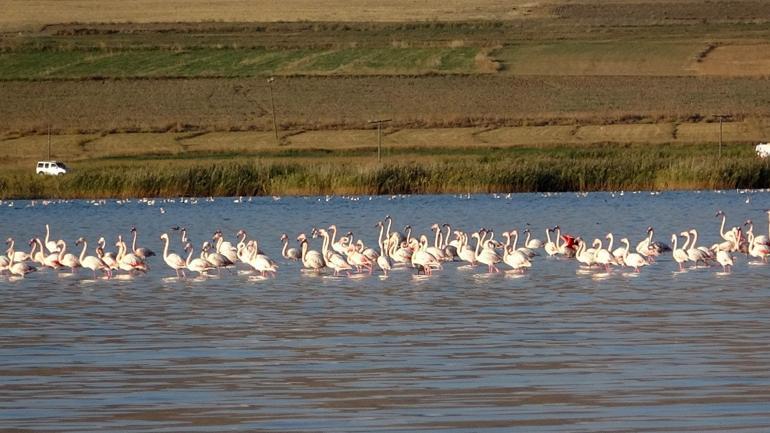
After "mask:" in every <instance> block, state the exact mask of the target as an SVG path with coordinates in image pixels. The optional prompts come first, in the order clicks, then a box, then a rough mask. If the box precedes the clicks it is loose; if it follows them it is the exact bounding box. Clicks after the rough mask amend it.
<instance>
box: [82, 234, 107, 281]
mask: <svg viewBox="0 0 770 433" xmlns="http://www.w3.org/2000/svg"><path fill="white" fill-rule="evenodd" d="M80 244H83V250H82V251H81V252H80V265H81V266H83V267H84V268H88V269H90V270H92V271H93V273H94V279H96V271H97V270H100V271H102V272H104V273H105V274H106V275H107V278H110V277H112V270H111V269H110V267H109V266H107V264H106V263H104V260H102V259H100V258H99V257H96V256H86V250H87V249H88V242H86V240H85V239H84V238H82V237H81V238H80V239H78V240H76V241H75V245H80Z"/></svg>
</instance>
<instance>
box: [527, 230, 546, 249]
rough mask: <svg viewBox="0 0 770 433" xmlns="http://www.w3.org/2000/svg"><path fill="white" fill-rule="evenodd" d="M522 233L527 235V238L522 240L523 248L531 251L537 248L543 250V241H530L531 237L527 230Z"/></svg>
mask: <svg viewBox="0 0 770 433" xmlns="http://www.w3.org/2000/svg"><path fill="white" fill-rule="evenodd" d="M524 233H526V234H527V237H526V238H525V239H524V246H525V247H527V248H529V249H531V250H536V249H538V248H543V241H541V240H540V239H530V237H531V236H532V232H531V231H530V230H529V229H525V230H524Z"/></svg>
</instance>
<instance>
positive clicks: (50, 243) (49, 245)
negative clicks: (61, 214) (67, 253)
mask: <svg viewBox="0 0 770 433" xmlns="http://www.w3.org/2000/svg"><path fill="white" fill-rule="evenodd" d="M50 237H51V229H50V227H48V224H46V225H45V248H46V249H47V250H48V252H49V253H51V254H54V253H58V252H59V245H58V244H57V243H56V241H54V240H51V239H50ZM44 254H45V252H44Z"/></svg>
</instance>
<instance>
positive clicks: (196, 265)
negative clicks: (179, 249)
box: [185, 242, 212, 277]
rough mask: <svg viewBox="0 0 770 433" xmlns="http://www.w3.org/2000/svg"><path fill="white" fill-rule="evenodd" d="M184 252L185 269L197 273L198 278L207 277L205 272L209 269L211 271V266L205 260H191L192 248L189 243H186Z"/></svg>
mask: <svg viewBox="0 0 770 433" xmlns="http://www.w3.org/2000/svg"><path fill="white" fill-rule="evenodd" d="M185 251H187V260H185V267H186V268H187V269H188V270H190V271H192V272H197V273H198V276H200V277H202V276H208V275H207V274H206V272H207V271H208V270H209V269H212V266H211V264H210V263H209V262H207V261H206V260H204V259H201V258H200V257H198V258H195V259H193V258H192V255H193V246H192V244H191V243H189V242H188V243H187V245H185Z"/></svg>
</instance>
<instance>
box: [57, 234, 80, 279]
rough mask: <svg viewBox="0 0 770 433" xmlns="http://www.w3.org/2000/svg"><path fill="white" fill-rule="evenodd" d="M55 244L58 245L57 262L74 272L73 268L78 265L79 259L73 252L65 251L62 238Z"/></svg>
mask: <svg viewBox="0 0 770 433" xmlns="http://www.w3.org/2000/svg"><path fill="white" fill-rule="evenodd" d="M57 246H58V247H59V263H61V264H62V265H64V266H66V267H68V268H70V269H71V271H72V273H73V274H74V273H75V268H79V267H80V260H78V258H77V257H75V255H74V254H71V253H68V252H67V243H66V242H64V241H63V240H59V242H57Z"/></svg>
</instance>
